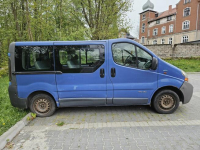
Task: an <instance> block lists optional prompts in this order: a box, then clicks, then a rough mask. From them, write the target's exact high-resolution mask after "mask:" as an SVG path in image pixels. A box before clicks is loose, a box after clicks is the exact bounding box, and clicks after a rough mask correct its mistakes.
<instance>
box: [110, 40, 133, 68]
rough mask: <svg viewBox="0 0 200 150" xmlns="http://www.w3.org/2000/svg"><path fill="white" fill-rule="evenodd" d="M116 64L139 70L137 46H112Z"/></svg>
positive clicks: (121, 44)
mask: <svg viewBox="0 0 200 150" xmlns="http://www.w3.org/2000/svg"><path fill="white" fill-rule="evenodd" d="M112 53H113V59H114V61H115V63H117V64H119V65H122V66H127V67H131V68H137V62H136V53H135V45H133V44H130V43H114V44H113V45H112Z"/></svg>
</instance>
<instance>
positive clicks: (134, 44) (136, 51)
mask: <svg viewBox="0 0 200 150" xmlns="http://www.w3.org/2000/svg"><path fill="white" fill-rule="evenodd" d="M116 43H128V44H132V45H134V47H135V56H136V66H137V68H132V67H128V66H123V65H121V64H118V63H116V62H115V60H114V57H113V50H112V46H113V44H116ZM137 47H138V48H140V49H141V50H143V51H145V52H146V53H148V54H149V55H150V56H151V58H152V60H153V55H152V54H150V53H149V52H148V51H146V50H144V49H143V48H141V47H140V46H137V45H135V44H133V43H130V42H114V43H112V45H111V51H112V59H113V62H115V64H117V65H120V66H123V67H128V68H132V69H138V70H145V69H140V68H138V56H137ZM148 70H151V69H148Z"/></svg>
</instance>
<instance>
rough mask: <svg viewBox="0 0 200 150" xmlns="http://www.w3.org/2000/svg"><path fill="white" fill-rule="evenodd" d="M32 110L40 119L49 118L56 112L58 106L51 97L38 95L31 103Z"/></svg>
mask: <svg viewBox="0 0 200 150" xmlns="http://www.w3.org/2000/svg"><path fill="white" fill-rule="evenodd" d="M30 110H31V111H32V112H33V113H36V115H37V116H39V117H49V116H51V115H52V114H53V113H54V112H55V110H56V105H55V102H54V100H53V98H52V97H50V96H49V95H46V94H37V95H35V96H33V97H32V99H31V101H30Z"/></svg>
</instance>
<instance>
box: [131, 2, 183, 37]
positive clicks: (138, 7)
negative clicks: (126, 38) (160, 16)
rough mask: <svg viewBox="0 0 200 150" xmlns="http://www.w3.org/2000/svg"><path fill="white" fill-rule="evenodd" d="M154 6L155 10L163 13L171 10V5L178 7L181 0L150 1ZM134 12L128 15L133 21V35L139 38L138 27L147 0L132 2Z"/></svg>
mask: <svg viewBox="0 0 200 150" xmlns="http://www.w3.org/2000/svg"><path fill="white" fill-rule="evenodd" d="M150 1H151V2H152V3H153V4H154V10H155V11H158V12H163V11H165V10H168V9H169V5H172V7H173V8H174V7H176V4H177V3H178V2H179V1H180V0H150ZM132 2H133V6H132V10H133V11H132V12H129V13H128V18H129V19H130V21H131V25H132V29H131V31H130V33H131V35H133V36H137V30H138V28H137V26H139V13H141V12H142V11H143V10H142V6H143V5H144V4H145V3H146V2H147V0H132Z"/></svg>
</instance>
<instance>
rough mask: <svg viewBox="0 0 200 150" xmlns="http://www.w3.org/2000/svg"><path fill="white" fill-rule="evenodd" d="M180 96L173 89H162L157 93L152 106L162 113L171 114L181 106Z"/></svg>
mask: <svg viewBox="0 0 200 150" xmlns="http://www.w3.org/2000/svg"><path fill="white" fill-rule="evenodd" d="M179 102H180V99H179V96H178V95H177V94H176V93H175V92H174V91H172V90H162V91H160V92H159V93H157V94H156V96H155V97H154V99H153V101H152V106H153V108H154V109H155V111H157V112H158V113H160V114H171V113H173V112H175V111H176V110H177V108H178V107H179Z"/></svg>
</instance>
